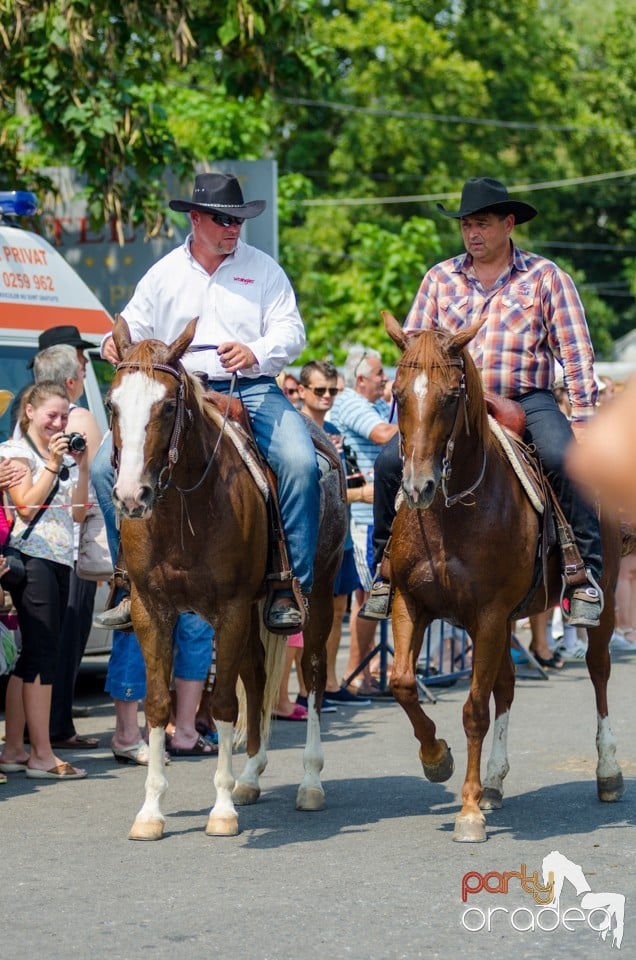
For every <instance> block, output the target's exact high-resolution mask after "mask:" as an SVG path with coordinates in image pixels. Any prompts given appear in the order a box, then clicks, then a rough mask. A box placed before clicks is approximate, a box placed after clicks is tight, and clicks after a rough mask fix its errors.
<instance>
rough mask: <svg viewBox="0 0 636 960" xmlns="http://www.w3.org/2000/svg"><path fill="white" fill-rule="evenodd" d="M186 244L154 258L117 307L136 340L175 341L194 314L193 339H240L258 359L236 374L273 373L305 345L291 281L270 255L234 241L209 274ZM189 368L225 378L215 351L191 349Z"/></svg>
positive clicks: (187, 357) (209, 341)
mask: <svg viewBox="0 0 636 960" xmlns="http://www.w3.org/2000/svg"><path fill="white" fill-rule="evenodd" d="M191 240H192V234H190V235H189V236H188V237H187V238H186V240H185V243H184V244H183V245H182V246H180V247H176V248H175V249H174V250H171V251H170V253H168V254H166V256H165V257H162V258H161V260H158V261H157V263H155V264H154V265H153V266H152V267H151V268H150V270H148V272H147V273H146V274H145V275H144V276H143V277H142V278H141V280H140V281H139V283H138V284H137V288H136V290H135V292H134V294H133V297H132V299H131V300H130V301H129V303H128V304H127V305H126V306H125V307H124V309H123V310H122V316H123V317H124V319H125V320H126V322H127V324H128V326H129V328H130V334H131V338H132V340H133V342H135V343H137V342H139V341H140V340H146V339H149V338H152V339H155V340H162V341H163V342H164V343H172V342H173V341H174V340H175V339H176V338H177V337H178V336H179V334H180V333H182V332H183V329H184V327H185V326H186V324H187V323H189V322H190V320H192V319H193V318H194V317H199V322H198V324H197V331H196V334H195V337H194V340H193V343H192V345H193V346H196V345H198V344H210V345H212V344H214V345H215V346H218V344H220V343H224V342H226V341H237V342H239V343H244V344H245V345H246V346H248V347H249V348H250V349H251V350H252V352H253V353H254V356H255V357H256V359H257V361H258V364H257V365H256V366H254V367H252V368H251V369H249V370H243V371H241V373H239V376H246V377H252V378H253V377H258V376H267V377H275V376H276V375H277V374H279V373H280V372H281V370H283V369H284V367H285V366H287V365H288V364H289V363H291V362H292V361H293V360H295V359H296V357H297V356H298V355H299V354H300V353H301V352H302V350H303V348H304V346H305V329H304V326H303V322H302V319H301V317H300V313H299V312H298V307H297V305H296V297H295V295H294V291H293V289H292V286H291V283H290V282H289V279H288V277H287V276H286V274H285V272H284V271H283V270H282V268H281V267H280V266H279V265H278V264H277V263H276V261H275V260H273V259H272V257H270V256H268V254H266V253H264V252H263V251H262V250H258V249H257V248H256V247H252V246H250V245H249V244H246V243H243V242H242V241H241V240H239V241H238V244H237V247H236V250H235V251H234V253H232V254H230V255H229V256H227V257H226V258H225V260H223V261H222V263H221V264H220V265H219V267H218V268H217V269H216V270H215V271H214V273H213V274H209V273H208V272H207V270H205V268H204V267H202V266H201V264H200V263H199V262H198V261H197V260H195V259H194V257H193V256H192V253H191V251H190V243H191ZM183 363H184V366H185V367H186V368H188V369H189V370H205V371H206V372H207V374H208V376H209V377H210V379H211V380H227V379H228V377H229V375H228V373H227V371H226V370H224V369H223V367H222V366H221V364H220V362H219V359H218V357H217V354H216V350H205V351H197V352H195V353H188V354H186V355H185V356H184V358H183Z"/></svg>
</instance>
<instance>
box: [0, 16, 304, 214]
mask: <svg viewBox="0 0 636 960" xmlns="http://www.w3.org/2000/svg"><path fill="white" fill-rule="evenodd" d="M311 7H312V2H311V0H289V2H287V3H273V2H271V0H213V2H212V0H192V2H191V3H190V2H188V0H162V2H158V0H148V2H146V3H139V2H138V0H123V2H121V0H101V2H100V3H95V2H94V0H38V2H31V0H0V44H2V46H3V48H4V49H3V51H2V57H0V120H1V121H2V130H3V133H2V141H1V146H2V149H3V170H2V174H1V176H2V178H3V181H4V184H6V185H12V184H13V183H15V182H16V180H20V181H21V182H22V183H23V185H25V186H29V185H30V184H31V183H37V182H38V176H37V173H36V171H37V170H38V168H39V167H41V166H42V165H44V164H47V163H48V164H53V163H57V164H70V165H71V166H73V167H74V169H75V170H76V172H77V173H78V174H79V175H80V176H82V175H83V176H85V178H86V182H87V196H88V200H89V204H90V210H91V213H92V215H93V217H94V218H95V219H96V220H97V219H99V220H104V219H105V220H109V219H111V218H115V221H116V222H117V224H118V225H119V227H120V229H121V225H122V222H123V221H125V220H127V221H131V222H135V223H136V222H141V221H143V222H145V224H146V226H147V228H148V230H149V231H150V232H151V233H152V232H154V231H155V230H157V229H158V228H159V227H160V225H161V223H162V221H163V217H164V215H165V197H164V188H163V184H162V176H163V174H164V172H165V171H166V170H167V169H169V170H171V171H172V172H173V173H174V174H176V175H177V176H178V177H184V178H185V176H186V175H188V176H190V175H191V170H192V162H193V159H194V158H195V156H200V154H201V153H202V152H203V148H202V143H203V141H202V140H201V138H200V134H201V131H200V130H199V139H197V136H196V130H195V124H196V123H197V122H198V121H200V120H201V117H202V116H203V115H204V113H205V101H206V99H207V100H208V102H209V105H210V107H211V108H212V111H213V112H214V115H215V119H216V124H213V123H212V122H211V119H210V117H209V115H208V118H207V120H208V122H207V123H206V124H205V126H204V131H203V132H204V133H205V135H206V137H207V140H206V141H205V149H206V150H207V156H210V155H212V156H217V157H218V156H223V155H224V153H225V151H226V149H227V146H228V143H229V142H230V141H232V142H233V143H234V148H235V149H234V150H233V151H232V153H233V154H234V155H236V154H235V150H236V148H237V147H238V149H239V150H240V149H241V147H244V146H245V143H246V142H247V141H248V140H249V139H250V138H251V136H252V134H254V133H255V132H256V133H258V137H257V139H256V144H255V148H254V149H260V150H262V149H263V148H264V144H263V140H264V138H263V121H262V119H261V118H259V117H255V115H254V114H255V111H254V105H253V104H252V103H249V102H248V103H247V106H245V104H244V105H243V109H242V110H240V111H239V98H244V99H246V98H248V97H253V98H255V99H256V100H258V99H260V98H262V97H263V94H264V93H265V91H266V90H268V89H269V88H270V87H272V85H273V84H275V82H276V78H277V75H278V72H279V70H280V72H282V74H283V75H284V76H285V77H287V78H288V79H289V78H291V77H292V76H293V75H294V73H295V72H298V71H300V72H301V73H302V72H304V71H307V70H309V69H310V68H311V67H312V66H313V60H312V57H313V48H312V47H311V45H310V44H309V42H308V40H307V38H306V34H307V24H308V13H309V11H310V9H311ZM281 55H284V65H283V66H282V67H281V66H280V63H281ZM228 95H229V96H230V97H231V98H232V100H231V103H230V105H229V106H227V99H226V98H227V97H228ZM224 102H225V103H226V106H227V110H225V111H224V109H223V105H224ZM188 121H189V124H188ZM217 127H218V129H219V136H218V140H217V139H216V136H215V130H216V129H217ZM237 131H239V134H240V135H239V136H233V135H234V134H235V133H236V132H237ZM197 148H198V149H197Z"/></svg>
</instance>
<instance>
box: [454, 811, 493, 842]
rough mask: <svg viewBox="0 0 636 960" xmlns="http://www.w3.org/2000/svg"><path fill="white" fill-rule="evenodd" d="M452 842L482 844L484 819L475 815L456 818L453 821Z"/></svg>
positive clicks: (484, 830)
mask: <svg viewBox="0 0 636 960" xmlns="http://www.w3.org/2000/svg"><path fill="white" fill-rule="evenodd" d="M453 840H456V841H457V842H458V843H483V842H484V841H485V840H486V824H485V819H484V817H483V816H481V815H480V814H476V813H471V814H467V815H466V816H464V817H458V818H457V820H456V821H455V830H454V832H453Z"/></svg>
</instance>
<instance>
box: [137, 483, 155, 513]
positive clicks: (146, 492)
mask: <svg viewBox="0 0 636 960" xmlns="http://www.w3.org/2000/svg"><path fill="white" fill-rule="evenodd" d="M138 500H139V502H140V503H142V504H143V505H144V507H149V506H150V504H151V503H152V487H150V486H148V484H142V486H141V487H140V490H139V497H138Z"/></svg>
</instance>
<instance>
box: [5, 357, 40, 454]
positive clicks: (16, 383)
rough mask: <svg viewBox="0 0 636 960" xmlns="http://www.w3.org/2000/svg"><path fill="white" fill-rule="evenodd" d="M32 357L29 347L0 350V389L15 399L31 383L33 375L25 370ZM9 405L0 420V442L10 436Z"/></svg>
mask: <svg viewBox="0 0 636 960" xmlns="http://www.w3.org/2000/svg"><path fill="white" fill-rule="evenodd" d="M32 356H33V349H32V348H31V347H9V346H3V347H2V349H1V350H0V389H2V390H10V391H11V393H12V394H13V395H14V397H17V396H18V394H19V393H20V391H21V390H22V388H23V387H25V386H27V384H31V383H33V374H32V373H31V371H30V370H29V369H27V362H28V361H29V360H30V359H31V357H32ZM12 406H13V403H10V404H9V406H8V407H7V409H6V410H5V412H4V414H3V415H2V417H1V418H0V442H4V441H5V440H8V439H9V437H10V436H11V407H12Z"/></svg>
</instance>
